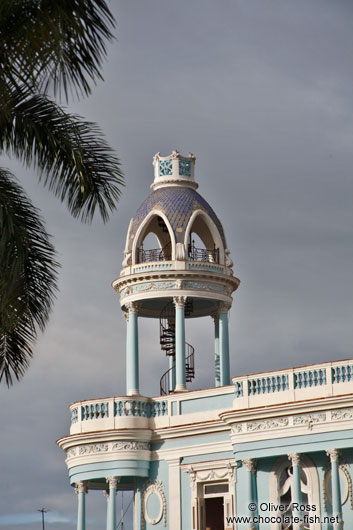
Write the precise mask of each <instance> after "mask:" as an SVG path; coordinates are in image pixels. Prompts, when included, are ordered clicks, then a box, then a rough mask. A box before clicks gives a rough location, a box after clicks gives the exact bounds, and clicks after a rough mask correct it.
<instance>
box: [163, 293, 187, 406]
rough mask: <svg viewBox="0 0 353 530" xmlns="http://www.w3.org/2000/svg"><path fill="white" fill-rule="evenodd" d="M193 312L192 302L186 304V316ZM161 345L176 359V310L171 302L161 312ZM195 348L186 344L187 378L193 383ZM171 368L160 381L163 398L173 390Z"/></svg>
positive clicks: (168, 354) (167, 353)
mask: <svg viewBox="0 0 353 530" xmlns="http://www.w3.org/2000/svg"><path fill="white" fill-rule="evenodd" d="M192 311H193V304H192V300H188V301H187V302H186V304H185V316H186V317H188V316H190V315H191V313H192ZM159 325H160V344H161V348H162V351H165V353H166V355H167V356H168V357H174V359H175V308H174V304H173V302H169V303H168V304H167V305H166V306H165V307H164V308H163V309H162V311H161V314H160V319H159ZM194 354H195V349H194V347H193V346H192V345H191V344H189V343H188V342H185V378H186V381H187V382H191V381H192V380H193V379H194V377H195V363H194ZM172 369H173V368H169V369H168V370H167V371H166V372H165V373H164V374H163V375H162V377H161V379H160V394H161V396H163V395H166V394H170V392H172V390H173V389H171V388H170V378H171V371H172Z"/></svg>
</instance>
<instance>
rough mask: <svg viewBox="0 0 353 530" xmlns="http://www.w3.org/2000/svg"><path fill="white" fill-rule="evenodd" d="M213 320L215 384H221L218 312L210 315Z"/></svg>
mask: <svg viewBox="0 0 353 530" xmlns="http://www.w3.org/2000/svg"><path fill="white" fill-rule="evenodd" d="M212 318H213V321H214V351H215V354H214V364H215V385H216V386H220V384H221V370H220V356H219V314H218V313H216V314H214V315H212Z"/></svg>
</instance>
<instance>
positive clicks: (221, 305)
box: [218, 302, 232, 313]
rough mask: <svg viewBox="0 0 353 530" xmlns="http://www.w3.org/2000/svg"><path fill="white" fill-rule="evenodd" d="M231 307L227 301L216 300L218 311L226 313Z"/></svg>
mask: <svg viewBox="0 0 353 530" xmlns="http://www.w3.org/2000/svg"><path fill="white" fill-rule="evenodd" d="M231 307H232V304H228V303H227V302H218V310H219V312H220V313H228V311H229V310H230V308H231Z"/></svg>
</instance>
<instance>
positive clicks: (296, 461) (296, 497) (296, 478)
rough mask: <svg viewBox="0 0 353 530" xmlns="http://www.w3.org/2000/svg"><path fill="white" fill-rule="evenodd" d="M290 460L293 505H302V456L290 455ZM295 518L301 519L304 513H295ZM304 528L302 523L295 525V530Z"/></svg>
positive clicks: (296, 511)
mask: <svg viewBox="0 0 353 530" xmlns="http://www.w3.org/2000/svg"><path fill="white" fill-rule="evenodd" d="M288 458H289V460H291V462H292V468H293V482H292V503H294V502H295V503H298V504H301V503H302V488H301V478H300V455H299V454H298V453H292V454H289V455H288ZM293 516H298V517H301V516H302V513H301V512H300V511H299V510H295V511H293ZM299 528H303V524H302V523H294V524H293V530H297V529H299Z"/></svg>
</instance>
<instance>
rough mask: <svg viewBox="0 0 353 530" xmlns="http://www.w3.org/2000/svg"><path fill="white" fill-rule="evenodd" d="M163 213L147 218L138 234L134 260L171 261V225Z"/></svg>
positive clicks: (141, 261) (139, 261)
mask: <svg viewBox="0 0 353 530" xmlns="http://www.w3.org/2000/svg"><path fill="white" fill-rule="evenodd" d="M168 225H169V223H168V221H167V219H166V218H164V217H162V215H158V214H152V215H151V216H149V217H148V218H146V219H145V222H144V223H143V224H142V225H141V227H140V229H139V231H138V232H137V234H136V237H135V242H134V251H133V255H134V262H135V263H146V262H150V261H169V260H171V259H172V255H173V243H172V239H171V236H170V226H169V227H168Z"/></svg>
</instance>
